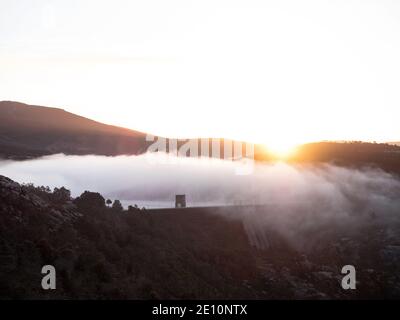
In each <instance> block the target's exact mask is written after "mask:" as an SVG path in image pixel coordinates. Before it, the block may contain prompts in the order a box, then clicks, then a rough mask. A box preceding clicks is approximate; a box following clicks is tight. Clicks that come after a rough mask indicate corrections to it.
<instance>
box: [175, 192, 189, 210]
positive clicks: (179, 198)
mask: <svg viewBox="0 0 400 320" xmlns="http://www.w3.org/2000/svg"><path fill="white" fill-rule="evenodd" d="M175 208H186V195H185V194H177V195H176V196H175Z"/></svg>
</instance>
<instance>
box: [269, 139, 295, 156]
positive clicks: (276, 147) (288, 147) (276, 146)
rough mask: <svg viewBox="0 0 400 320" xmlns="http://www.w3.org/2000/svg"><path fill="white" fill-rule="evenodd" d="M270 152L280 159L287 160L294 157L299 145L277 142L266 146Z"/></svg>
mask: <svg viewBox="0 0 400 320" xmlns="http://www.w3.org/2000/svg"><path fill="white" fill-rule="evenodd" d="M264 146H265V148H266V149H267V151H268V152H270V153H272V154H273V155H274V156H276V157H277V158H279V159H287V158H288V157H290V156H292V155H293V154H294V153H295V152H296V149H297V146H298V144H297V143H293V142H289V141H279V140H277V141H275V142H269V143H265V144H264Z"/></svg>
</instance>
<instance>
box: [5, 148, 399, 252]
mask: <svg viewBox="0 0 400 320" xmlns="http://www.w3.org/2000/svg"><path fill="white" fill-rule="evenodd" d="M238 166H240V164H236V163H233V162H229V161H223V160H206V159H176V158H169V157H167V156H165V155H156V154H154V155H142V156H119V157H102V156H64V155H55V156H49V157H45V158H41V159H36V160H30V161H24V162H11V161H3V162H0V174H2V175H5V176H8V177H10V178H12V179H14V180H16V181H18V182H33V183H34V184H35V185H49V186H50V187H56V186H57V187H59V186H65V187H67V188H69V189H71V191H72V194H73V195H74V196H77V195H79V194H80V193H82V192H83V191H84V190H90V191H97V192H100V193H101V194H103V195H104V196H105V197H110V198H112V199H115V198H117V199H121V200H127V201H132V203H133V202H134V201H135V200H141V201H142V202H143V203H146V202H147V203H149V206H150V207H151V206H152V205H151V203H152V201H156V202H157V201H159V202H163V203H164V205H166V206H173V201H174V195H175V194H179V193H185V194H186V195H187V198H188V205H189V206H190V205H214V204H221V205H230V204H245V205H254V207H253V206H252V207H249V208H248V209H246V210H245V209H244V210H242V211H240V212H239V213H237V214H236V218H240V219H243V221H244V222H245V227H246V230H247V231H248V233H249V235H250V238H252V239H253V241H254V242H260V243H261V245H268V239H265V237H264V233H263V230H264V229H265V227H268V228H271V227H273V228H274V230H276V231H278V232H279V231H282V233H285V235H286V236H287V237H288V238H289V239H292V240H293V243H295V244H297V245H299V246H303V247H304V245H305V242H306V238H305V237H299V235H302V234H307V233H308V234H309V233H310V232H313V230H330V229H332V228H333V229H334V228H335V227H340V228H342V229H343V230H356V229H357V230H358V229H359V227H360V226H362V225H365V224H368V223H371V221H373V223H376V221H379V223H385V224H386V225H391V224H392V225H393V226H394V225H396V224H397V222H398V221H399V216H400V179H398V178H397V177H395V176H392V175H390V174H388V173H384V172H382V171H380V170H376V169H360V170H356V169H347V168H341V167H336V166H332V165H328V164H326V165H320V166H311V165H310V166H295V165H288V164H285V163H276V164H255V166H254V170H253V173H252V174H250V175H238V174H237V172H240V170H239V171H238ZM258 205H262V206H261V207H260V206H258Z"/></svg>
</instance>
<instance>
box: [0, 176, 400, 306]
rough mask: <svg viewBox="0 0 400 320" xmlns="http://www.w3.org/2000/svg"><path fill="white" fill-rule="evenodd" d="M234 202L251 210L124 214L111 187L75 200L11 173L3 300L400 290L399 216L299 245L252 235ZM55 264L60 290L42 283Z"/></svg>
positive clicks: (315, 234)
mask: <svg viewBox="0 0 400 320" xmlns="http://www.w3.org/2000/svg"><path fill="white" fill-rule="evenodd" d="M234 210H235V211H241V210H246V207H244V206H240V207H236V208H235V207H220V208H183V209H168V210H139V209H137V208H134V207H130V208H129V209H128V210H124V211H122V210H119V209H117V208H115V207H107V206H106V204H105V199H104V198H103V197H102V196H101V195H100V194H99V193H94V192H89V191H85V192H84V193H83V194H82V195H81V196H80V197H78V198H76V199H71V198H70V193H69V191H68V190H67V189H65V188H59V189H58V188H57V189H55V190H54V191H53V192H52V191H51V190H50V189H49V188H48V187H47V188H46V187H35V186H33V185H20V184H18V183H16V182H14V181H12V180H10V179H8V178H6V177H4V176H1V175H0V299H382V298H387V299H398V298H399V297H400V281H399V264H398V261H399V257H400V255H399V254H400V247H399V246H398V244H399V243H400V242H399V241H400V238H399V233H396V232H393V231H394V230H398V222H397V220H390V222H389V223H388V224H385V223H383V221H382V220H375V218H373V217H370V218H367V219H369V220H368V221H369V222H368V223H363V224H361V225H360V229H358V227H357V228H356V231H355V232H349V231H346V228H344V229H343V228H342V227H341V226H340V225H335V224H333V225H332V224H330V223H329V224H326V225H321V226H320V228H317V229H316V228H307V229H303V230H308V231H307V233H306V234H304V237H305V238H307V239H308V240H309V241H310V244H313V245H312V247H309V249H306V248H304V249H301V248H299V249H295V248H294V247H293V245H292V244H291V243H292V242H290V241H289V240H288V238H287V237H285V236H284V232H282V230H275V229H274V228H273V227H272V226H271V227H270V228H268V227H266V228H265V230H264V231H263V232H264V233H263V234H258V235H257V234H256V233H249V232H246V228H247V227H248V226H247V227H246V225H245V224H244V223H243V222H242V221H241V220H237V219H233V218H231V217H234V216H235V212H234ZM254 210H262V211H261V212H258V213H257V212H252V211H251V210H250V211H246V212H247V213H250V212H252V214H262V215H268V214H269V213H268V211H266V209H265V208H264V209H263V208H262V207H259V208H254ZM357 214H358V215H360V214H362V213H361V212H360V213H357ZM362 221H364V222H365V221H366V220H362ZM299 224H300V225H301V224H302V222H301V221H300V220H299ZM357 230H358V231H357ZM261 235H263V236H262V237H261ZM366 235H368V236H366ZM261 242H266V245H263V246H260V245H259V244H260V243H261ZM349 262H351V263H352V264H354V265H355V266H357V290H348V291H346V290H343V289H342V287H341V286H340V279H341V276H342V274H341V268H342V266H343V265H345V264H348V263H349ZM47 264H50V265H53V266H54V267H55V268H56V270H57V290H41V289H40V283H41V280H42V274H41V273H40V270H41V268H42V266H43V265H47ZM350 291H351V292H350Z"/></svg>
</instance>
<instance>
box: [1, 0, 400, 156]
mask: <svg viewBox="0 0 400 320" xmlns="http://www.w3.org/2000/svg"><path fill="white" fill-rule="evenodd" d="M399 35H400V1H386V0H379V1H378V0H375V1H373V0H370V1H368V0H366V1H353V0H346V1H340V0H338V1H324V0H319V1H288V0H283V1H256V0H246V1H237V0H229V1H225V0H212V1H209V0H202V1H192V0H169V1H165V0H146V1H125V0H112V1H111V0H109V1H101V0H79V1H77V0H36V1H32V0H18V1H15V0H0V100H14V101H20V102H25V103H28V104H38V105H45V106H52V107H61V108H63V109H65V110H67V111H70V112H73V113H77V114H79V115H83V116H86V117H89V118H91V119H95V120H98V121H101V122H105V123H109V124H114V125H119V126H123V127H128V128H131V129H137V130H141V131H145V132H150V133H153V134H156V135H163V136H169V137H198V136H201V137H209V136H212V137H228V138H234V139H241V140H247V141H252V142H259V143H265V144H266V145H267V146H270V147H271V149H274V148H275V149H284V148H290V147H291V146H293V145H295V144H299V143H304V142H310V141H321V140H365V141H378V142H380V141H399V140H400V126H399V119H400V94H399V88H400V58H399V57H400V36H399Z"/></svg>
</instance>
